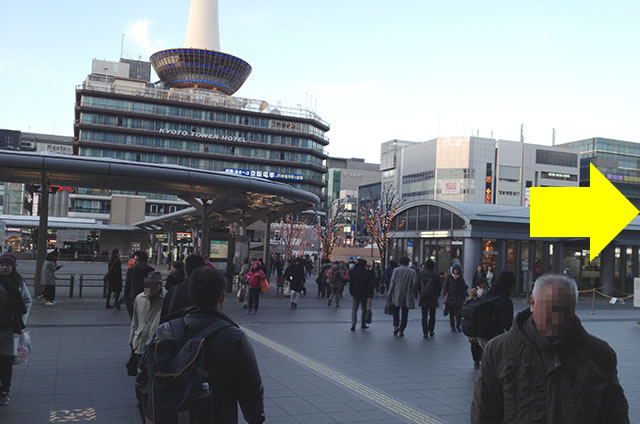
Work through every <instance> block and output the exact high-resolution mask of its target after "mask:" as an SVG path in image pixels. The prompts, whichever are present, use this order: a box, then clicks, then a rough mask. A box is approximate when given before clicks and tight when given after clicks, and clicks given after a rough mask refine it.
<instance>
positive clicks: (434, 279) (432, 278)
mask: <svg viewBox="0 0 640 424" xmlns="http://www.w3.org/2000/svg"><path fill="white" fill-rule="evenodd" d="M435 267H436V264H435V263H434V262H433V261H432V260H431V259H429V260H427V261H426V262H425V263H424V269H423V270H422V271H420V273H419V274H418V286H419V289H418V290H419V295H420V302H419V305H420V307H421V308H422V334H423V337H424V338H425V339H428V338H429V336H431V337H433V336H434V335H435V333H434V330H435V328H436V309H437V308H438V298H439V297H440V292H441V291H442V280H441V279H440V275H438V273H436V272H434V271H433V270H434V269H435Z"/></svg>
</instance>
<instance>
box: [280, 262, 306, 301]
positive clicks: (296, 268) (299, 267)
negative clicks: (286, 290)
mask: <svg viewBox="0 0 640 424" xmlns="http://www.w3.org/2000/svg"><path fill="white" fill-rule="evenodd" d="M284 279H285V280H286V281H288V282H289V285H290V286H289V287H290V289H291V294H290V296H291V309H297V308H298V303H299V302H300V294H301V293H302V291H303V290H304V284H305V281H306V270H305V267H304V262H303V260H302V258H301V257H299V256H298V257H297V258H296V259H295V260H294V261H293V262H292V263H291V264H290V265H289V266H288V267H287V269H286V271H285V272H284Z"/></svg>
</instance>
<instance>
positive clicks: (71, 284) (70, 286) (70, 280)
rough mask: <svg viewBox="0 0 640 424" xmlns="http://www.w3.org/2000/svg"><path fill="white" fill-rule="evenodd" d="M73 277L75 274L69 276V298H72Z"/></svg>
mask: <svg viewBox="0 0 640 424" xmlns="http://www.w3.org/2000/svg"><path fill="white" fill-rule="evenodd" d="M75 279H76V278H75V275H70V276H69V299H73V283H74V281H75Z"/></svg>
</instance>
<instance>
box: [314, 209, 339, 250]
mask: <svg viewBox="0 0 640 424" xmlns="http://www.w3.org/2000/svg"><path fill="white" fill-rule="evenodd" d="M345 213H346V208H345V206H344V201H343V199H340V200H339V201H338V203H337V206H336V208H335V212H334V213H331V214H330V213H329V211H328V210H327V222H326V224H325V226H324V227H323V226H322V223H321V222H320V219H316V223H315V225H314V226H313V228H314V229H315V230H316V235H317V236H318V240H319V241H320V247H321V250H322V257H323V258H327V259H329V260H331V255H332V254H333V249H334V247H335V246H336V244H337V242H338V236H339V235H340V221H342V218H343V217H344V215H345ZM316 218H318V216H317V213H316Z"/></svg>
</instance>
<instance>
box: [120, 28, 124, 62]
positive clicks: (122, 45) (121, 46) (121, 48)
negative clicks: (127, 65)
mask: <svg viewBox="0 0 640 424" xmlns="http://www.w3.org/2000/svg"><path fill="white" fill-rule="evenodd" d="M123 52H124V33H123V34H122V39H121V40H120V59H122V54H123Z"/></svg>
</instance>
